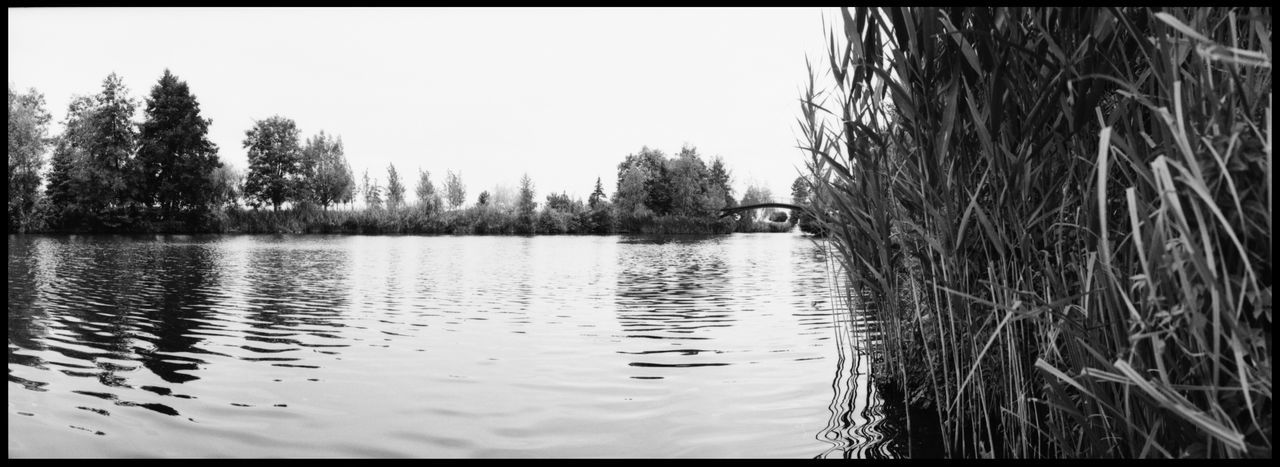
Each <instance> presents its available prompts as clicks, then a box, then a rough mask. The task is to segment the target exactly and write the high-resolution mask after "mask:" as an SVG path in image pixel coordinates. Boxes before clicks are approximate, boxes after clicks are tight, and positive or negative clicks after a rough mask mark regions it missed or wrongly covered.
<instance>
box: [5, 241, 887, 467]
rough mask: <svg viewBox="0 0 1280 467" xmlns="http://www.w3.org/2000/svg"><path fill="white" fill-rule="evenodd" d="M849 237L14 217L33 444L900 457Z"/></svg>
mask: <svg viewBox="0 0 1280 467" xmlns="http://www.w3.org/2000/svg"><path fill="white" fill-rule="evenodd" d="M827 263H828V262H827V259H826V256H825V253H824V251H823V249H822V248H821V246H820V245H818V244H815V243H814V242H812V241H811V240H808V239H805V238H802V237H798V236H793V235H783V234H746V235H743V234H735V235H732V236H714V237H692V236H684V237H646V236H622V237H570V236H564V237H392V236H388V237H358V236H142V237H138V236H134V237H127V236H89V237H85V236H70V237H67V236H10V237H9V269H8V273H9V276H8V277H9V455H10V457H29V456H59V457H60V456H231V457H241V456H290V457H300V456H358V457H368V456H419V457H488V456H496V457H548V456H557V457H599V456H605V457H815V456H817V457H867V458H884V457H900V456H902V455H903V454H904V453H903V452H902V449H901V448H900V446H902V444H901V443H900V442H899V441H897V437H898V435H897V434H896V433H897V432H898V431H900V430H896V429H895V428H894V425H893V423H890V422H887V421H885V418H884V415H883V409H882V404H881V403H880V399H879V396H878V395H877V394H876V392H875V388H874V387H872V385H870V384H869V380H868V378H869V375H868V374H867V367H868V362H867V358H866V356H865V355H862V354H861V353H860V350H859V349H860V344H859V342H858V339H860V337H858V336H859V335H865V334H866V333H865V332H864V331H865V329H864V326H865V324H866V323H863V322H862V321H859V319H860V318H856V317H855V316H856V315H851V314H850V313H848V311H847V309H846V308H845V307H842V306H840V304H839V303H837V301H835V300H832V299H831V297H830V296H829V295H828V293H827V287H828V286H829V283H830V280H831V279H830V278H831V277H832V276H831V275H829V274H828V270H827V266H828V264H827ZM853 331H858V332H853Z"/></svg>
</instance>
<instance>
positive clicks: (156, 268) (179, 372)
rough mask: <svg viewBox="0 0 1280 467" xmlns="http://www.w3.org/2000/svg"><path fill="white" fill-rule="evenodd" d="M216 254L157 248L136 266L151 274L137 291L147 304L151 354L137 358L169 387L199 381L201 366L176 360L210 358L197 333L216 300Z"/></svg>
mask: <svg viewBox="0 0 1280 467" xmlns="http://www.w3.org/2000/svg"><path fill="white" fill-rule="evenodd" d="M214 254H215V253H214V250H213V249H212V248H210V247H209V246H208V245H203V244H198V243H197V244H171V243H160V244H158V245H157V246H156V247H155V248H151V249H149V250H147V257H146V258H145V260H144V261H142V264H139V265H138V266H140V267H143V268H145V270H146V271H151V272H152V274H151V275H150V276H149V277H148V278H147V280H146V282H147V284H146V286H144V287H141V288H140V289H138V290H137V291H138V292H143V293H142V294H141V295H142V296H143V297H144V300H147V302H144V304H143V306H142V310H143V313H144V315H145V316H146V317H147V318H148V319H147V322H148V323H149V329H150V331H151V334H152V337H150V338H146V339H145V340H147V341H149V342H150V343H151V345H152V348H151V349H150V350H147V351H143V352H140V353H141V357H142V364H143V366H145V367H147V369H149V370H151V372H152V373H155V374H156V376H159V377H160V378H161V379H163V380H165V381H167V382H170V383H185V382H188V381H192V380H196V379H199V377H197V376H196V375H195V374H193V373H194V372H195V371H196V370H198V369H199V365H201V364H203V363H205V362H204V361H203V360H201V359H199V358H197V357H193V356H190V355H180V354H200V353H208V352H206V351H204V350H202V349H200V347H199V346H198V344H199V343H200V342H201V341H202V340H203V339H201V338H200V337H199V335H200V333H199V332H196V331H197V330H198V329H199V328H200V327H201V326H202V324H201V322H202V321H203V320H204V319H205V318H207V315H209V314H210V313H211V309H212V307H213V305H214V303H216V301H217V299H218V297H217V296H216V295H215V293H216V292H215V291H214V290H213V288H212V287H211V286H212V285H213V284H214V283H216V280H217V274H218V266H217V263H216V262H215V258H214V257H213V255H214ZM153 284H154V285H153ZM149 292H150V293H149Z"/></svg>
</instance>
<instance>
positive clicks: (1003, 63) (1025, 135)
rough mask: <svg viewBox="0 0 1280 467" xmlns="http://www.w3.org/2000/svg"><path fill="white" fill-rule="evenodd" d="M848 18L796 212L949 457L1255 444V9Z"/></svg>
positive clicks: (1264, 151)
mask: <svg viewBox="0 0 1280 467" xmlns="http://www.w3.org/2000/svg"><path fill="white" fill-rule="evenodd" d="M842 16H843V18H842V20H843V28H842V31H840V32H836V31H826V32H825V34H826V36H827V38H828V41H829V48H828V56H827V57H824V58H825V59H826V61H827V63H826V68H827V71H828V73H823V74H821V75H819V74H817V73H815V72H814V70H813V68H812V67H810V72H809V84H808V87H807V90H806V92H805V94H804V95H803V96H802V98H801V118H800V119H799V120H800V122H799V123H800V126H801V130H802V132H803V136H802V149H803V150H805V151H806V153H807V154H808V155H809V156H810V157H809V158H810V160H809V170H810V172H811V175H812V176H811V177H810V178H811V180H812V181H813V187H812V189H813V194H814V195H813V203H814V204H813V207H814V211H816V214H817V215H818V217H819V219H820V221H821V222H822V224H823V225H824V227H825V228H826V229H827V230H828V232H830V239H831V242H832V244H833V245H834V246H835V249H836V250H837V251H838V253H839V254H838V256H839V260H840V263H841V265H842V266H843V270H844V271H845V272H846V274H847V275H848V279H849V281H850V283H851V284H853V285H852V287H854V288H855V289H856V290H857V291H858V292H859V293H858V294H855V295H862V296H864V297H865V298H864V300H865V301H866V302H867V303H866V305H868V308H869V309H871V310H873V313H875V314H876V315H877V319H878V320H879V321H880V322H881V325H882V327H883V339H880V340H879V341H877V342H878V343H877V345H878V348H876V349H874V350H875V351H876V352H877V353H878V354H880V355H881V357H883V358H882V359H881V360H880V361H883V362H884V365H883V368H880V369H879V371H881V372H882V374H883V375H891V376H892V377H893V378H895V379H897V380H898V383H899V384H901V385H902V390H903V393H905V394H907V398H908V402H910V403H913V404H915V405H917V406H925V407H930V408H932V410H935V411H936V412H937V414H938V416H939V419H940V420H941V423H942V424H943V426H942V429H943V432H944V433H946V434H947V436H946V439H945V440H944V443H945V444H946V446H945V448H946V452H947V453H948V454H949V455H951V456H959V457H981V456H997V457H1258V456H1261V457H1270V455H1271V433H1272V431H1271V403H1272V402H1271V125H1272V122H1271V102H1272V93H1271V10H1270V9H1269V8H1247V9H1245V8H1172V9H1164V10H1153V9H1148V8H989V7H983V8H923V7H909V8H888V9H862V8H859V9H854V10H848V9H845V10H843V14H842ZM828 79H829V80H830V81H827V80H828ZM819 80H821V83H820V82H819Z"/></svg>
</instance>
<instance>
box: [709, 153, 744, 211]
mask: <svg viewBox="0 0 1280 467" xmlns="http://www.w3.org/2000/svg"><path fill="white" fill-rule="evenodd" d="M730 179H731V176H730V175H729V169H728V168H726V167H725V165H724V159H723V158H721V157H720V156H716V157H715V158H714V159H712V160H711V185H712V188H713V192H714V193H715V194H718V195H720V196H721V198H722V202H721V203H722V207H733V206H737V205H738V201H737V200H736V199H734V197H733V187H732V186H730Z"/></svg>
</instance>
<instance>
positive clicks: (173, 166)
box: [136, 69, 222, 217]
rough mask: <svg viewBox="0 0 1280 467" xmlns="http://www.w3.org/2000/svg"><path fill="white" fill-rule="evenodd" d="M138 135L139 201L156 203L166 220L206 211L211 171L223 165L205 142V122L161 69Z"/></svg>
mask: <svg viewBox="0 0 1280 467" xmlns="http://www.w3.org/2000/svg"><path fill="white" fill-rule="evenodd" d="M146 104H147V108H146V120H144V121H143V123H142V126H141V128H140V130H141V131H140V132H139V133H140V134H139V145H138V157H137V161H136V162H137V164H136V166H137V168H138V170H137V173H136V175H137V177H138V179H137V199H138V201H140V202H142V203H143V204H145V205H148V206H150V205H152V204H158V205H159V206H160V207H161V209H162V210H163V212H164V214H165V216H166V217H168V216H171V215H172V214H174V213H176V212H177V211H179V210H181V209H205V208H207V207H208V206H209V204H210V202H211V201H212V195H213V194H214V191H215V190H214V187H213V186H212V185H213V178H212V177H211V176H210V175H211V174H212V172H213V171H214V169H217V168H218V167H221V166H222V162H220V161H219V160H218V148H217V146H216V145H214V144H213V143H212V142H210V141H209V138H208V133H209V123H210V122H211V121H210V120H209V119H205V118H201V117H200V103H199V102H197V101H196V97H195V96H194V95H192V94H191V91H190V89H189V88H188V87H187V83H186V82H185V81H180V80H179V79H178V78H177V77H176V76H174V75H173V74H172V73H170V72H169V70H168V69H166V70H164V76H161V77H160V81H159V83H157V84H156V85H155V86H154V87H152V88H151V95H150V96H149V97H148V98H147V100H146Z"/></svg>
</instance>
